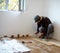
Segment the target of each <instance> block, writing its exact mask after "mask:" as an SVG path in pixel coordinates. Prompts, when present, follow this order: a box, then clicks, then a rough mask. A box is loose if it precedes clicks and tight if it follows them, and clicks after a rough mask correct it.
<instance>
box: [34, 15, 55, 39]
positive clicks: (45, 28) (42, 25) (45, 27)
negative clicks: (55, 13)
mask: <svg viewBox="0 0 60 53" xmlns="http://www.w3.org/2000/svg"><path fill="white" fill-rule="evenodd" d="M34 20H35V23H37V31H36V32H35V34H38V33H42V35H41V38H43V39H44V38H45V39H47V38H49V34H51V33H53V32H54V26H53V24H52V22H51V21H50V19H49V18H48V17H44V16H39V15H37V16H35V18H34Z"/></svg>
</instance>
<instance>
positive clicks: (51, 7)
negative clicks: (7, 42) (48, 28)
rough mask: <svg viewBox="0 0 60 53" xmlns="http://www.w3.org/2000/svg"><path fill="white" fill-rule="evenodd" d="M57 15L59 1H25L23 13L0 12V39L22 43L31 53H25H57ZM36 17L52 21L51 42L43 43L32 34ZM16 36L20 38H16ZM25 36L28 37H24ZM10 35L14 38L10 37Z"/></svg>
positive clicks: (59, 47) (59, 27)
mask: <svg viewBox="0 0 60 53" xmlns="http://www.w3.org/2000/svg"><path fill="white" fill-rule="evenodd" d="M59 14H60V0H26V10H25V11H23V12H16V11H0V38H2V37H4V36H6V35H7V37H10V38H12V39H16V40H18V41H19V42H20V43H22V41H24V42H23V43H22V44H23V45H24V46H27V47H28V48H29V49H31V52H26V53H57V51H58V53H59V52H60V45H59V44H60V31H59V30H60V20H59V19H60V18H59V17H60V15H59ZM36 15H40V16H47V17H49V19H50V20H51V21H52V23H53V25H54V34H53V40H51V39H50V40H49V41H45V40H41V39H39V38H38V37H36V35H35V34H34V32H35V31H36V27H37V26H36V23H35V22H34V17H35V16H36ZM18 34H19V35H20V37H17V35H18ZM26 34H28V35H29V36H26ZM12 35H14V37H11V36H12ZM5 38H6V37H5ZM31 46H32V47H31ZM35 46H36V47H35ZM39 46H40V47H39ZM43 46H44V47H43ZM50 46H51V48H50V49H49V47H50ZM41 48H42V49H41ZM54 48H55V49H54ZM42 51H43V52H42Z"/></svg>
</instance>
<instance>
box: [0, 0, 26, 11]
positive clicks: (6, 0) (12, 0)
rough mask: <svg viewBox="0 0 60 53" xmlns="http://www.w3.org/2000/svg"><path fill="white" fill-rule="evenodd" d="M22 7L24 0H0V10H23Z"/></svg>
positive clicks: (23, 7) (23, 6)
mask: <svg viewBox="0 0 60 53" xmlns="http://www.w3.org/2000/svg"><path fill="white" fill-rule="evenodd" d="M24 9H25V1H24V0H0V10H2V11H4V10H8V11H23V10H24Z"/></svg>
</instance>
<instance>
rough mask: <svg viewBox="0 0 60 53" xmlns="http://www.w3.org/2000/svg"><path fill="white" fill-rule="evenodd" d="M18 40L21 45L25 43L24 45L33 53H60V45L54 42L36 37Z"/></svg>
mask: <svg viewBox="0 0 60 53" xmlns="http://www.w3.org/2000/svg"><path fill="white" fill-rule="evenodd" d="M17 40H18V41H19V42H21V43H22V41H24V42H25V43H23V44H24V45H25V46H27V47H28V48H30V49H31V53H60V45H58V44H56V43H54V42H49V41H44V40H41V39H38V38H35V37H24V38H19V39H17ZM31 42H32V43H31Z"/></svg>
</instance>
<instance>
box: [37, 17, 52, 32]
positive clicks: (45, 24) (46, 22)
mask: <svg viewBox="0 0 60 53" xmlns="http://www.w3.org/2000/svg"><path fill="white" fill-rule="evenodd" d="M49 24H51V21H50V19H49V18H48V17H42V20H41V22H38V23H37V32H39V28H40V27H41V26H42V27H44V29H45V32H47V28H48V25H49Z"/></svg>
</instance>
